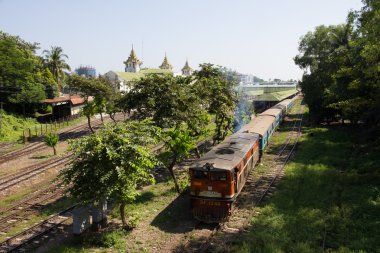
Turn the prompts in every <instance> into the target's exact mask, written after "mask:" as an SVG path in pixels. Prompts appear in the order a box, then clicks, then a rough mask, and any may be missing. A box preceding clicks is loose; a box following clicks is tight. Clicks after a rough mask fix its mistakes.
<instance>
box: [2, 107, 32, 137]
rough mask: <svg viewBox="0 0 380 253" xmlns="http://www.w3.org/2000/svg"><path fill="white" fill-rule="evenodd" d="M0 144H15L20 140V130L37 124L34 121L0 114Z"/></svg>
mask: <svg viewBox="0 0 380 253" xmlns="http://www.w3.org/2000/svg"><path fill="white" fill-rule="evenodd" d="M0 113H1V112H0ZM1 121H2V122H1V132H0V142H15V141H18V140H21V137H22V130H24V129H25V128H28V127H34V126H35V125H37V124H38V122H37V120H36V119H33V118H25V117H21V116H15V115H12V114H7V113H4V112H3V113H2V115H1Z"/></svg>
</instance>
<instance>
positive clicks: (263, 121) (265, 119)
mask: <svg viewBox="0 0 380 253" xmlns="http://www.w3.org/2000/svg"><path fill="white" fill-rule="evenodd" d="M275 130H276V120H275V117H273V116H269V115H259V116H257V117H255V118H254V119H252V120H251V121H250V122H249V123H248V124H247V125H245V126H243V127H242V128H241V129H240V130H239V132H246V133H257V134H259V136H260V139H259V150H260V154H262V152H263V151H264V149H265V147H266V146H267V145H268V142H269V140H270V138H271V136H272V134H273V133H274V131H275Z"/></svg>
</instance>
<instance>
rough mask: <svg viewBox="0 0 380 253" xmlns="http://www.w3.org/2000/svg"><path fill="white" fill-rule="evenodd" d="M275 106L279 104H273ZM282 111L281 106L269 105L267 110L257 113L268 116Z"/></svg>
mask: <svg viewBox="0 0 380 253" xmlns="http://www.w3.org/2000/svg"><path fill="white" fill-rule="evenodd" d="M275 106H279V105H275ZM281 112H282V109H281V108H274V107H271V108H269V109H268V110H265V111H264V112H262V113H260V114H259V115H260V116H261V115H269V116H274V117H276V116H277V115H279V114H280V113H281Z"/></svg>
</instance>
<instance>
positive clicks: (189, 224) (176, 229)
mask: <svg viewBox="0 0 380 253" xmlns="http://www.w3.org/2000/svg"><path fill="white" fill-rule="evenodd" d="M195 223H196V222H195V220H194V219H193V217H192V215H191V211H190V197H189V193H188V192H183V193H182V194H180V195H179V196H178V197H177V198H175V199H174V200H173V201H172V202H171V203H170V204H169V205H168V206H167V207H166V208H165V209H164V210H162V211H161V212H160V213H159V214H158V215H157V216H156V217H155V218H154V219H153V221H152V223H151V225H152V226H155V227H157V228H159V229H160V230H162V231H165V232H169V233H185V232H189V231H191V230H193V229H194V226H195ZM179 224H180V225H181V226H179Z"/></svg>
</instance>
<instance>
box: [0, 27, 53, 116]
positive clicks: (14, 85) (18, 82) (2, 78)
mask: <svg viewBox="0 0 380 253" xmlns="http://www.w3.org/2000/svg"><path fill="white" fill-rule="evenodd" d="M37 48H38V47H37V44H36V43H34V44H31V43H28V42H25V41H24V40H22V39H21V38H19V37H17V36H12V35H9V34H7V33H3V32H1V31H0V99H1V100H2V101H5V102H7V103H12V104H15V105H20V106H22V111H23V113H24V114H25V109H26V108H27V109H28V108H30V109H31V110H29V111H33V109H34V108H35V105H36V104H38V103H40V102H41V100H43V99H45V97H46V96H48V97H50V96H51V93H54V88H55V85H56V84H55V81H54V79H52V78H51V73H50V71H49V70H47V69H46V68H45V67H44V66H43V62H42V58H41V57H39V56H36V54H35V50H36V49H37ZM8 108H9V107H8Z"/></svg>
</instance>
